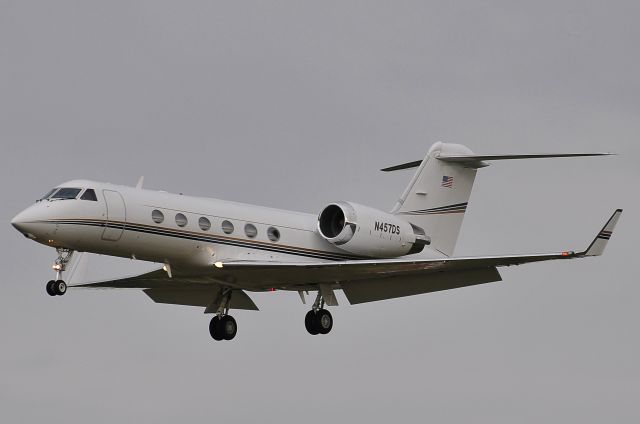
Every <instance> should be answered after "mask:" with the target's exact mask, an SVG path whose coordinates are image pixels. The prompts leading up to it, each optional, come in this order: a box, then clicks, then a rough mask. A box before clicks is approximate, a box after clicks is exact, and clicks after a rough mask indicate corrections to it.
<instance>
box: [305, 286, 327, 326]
mask: <svg viewBox="0 0 640 424" xmlns="http://www.w3.org/2000/svg"><path fill="white" fill-rule="evenodd" d="M304 326H305V328H306V329H307V331H308V332H309V334H312V335H314V336H315V335H316V334H327V333H329V331H331V329H332V328H333V317H332V316H331V313H330V312H329V311H327V310H326V309H324V299H323V298H322V295H321V294H320V291H318V296H316V301H315V302H313V306H312V307H311V310H310V311H309V312H307V315H305V317H304Z"/></svg>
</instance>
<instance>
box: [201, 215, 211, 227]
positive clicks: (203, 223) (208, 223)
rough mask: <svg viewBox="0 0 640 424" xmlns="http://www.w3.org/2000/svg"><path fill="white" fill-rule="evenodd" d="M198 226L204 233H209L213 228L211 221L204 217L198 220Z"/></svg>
mask: <svg viewBox="0 0 640 424" xmlns="http://www.w3.org/2000/svg"><path fill="white" fill-rule="evenodd" d="M198 225H199V226H200V229H201V230H202V231H209V229H210V228H211V221H209V220H208V219H207V218H205V217H204V216H203V217H201V218H200V219H199V220H198Z"/></svg>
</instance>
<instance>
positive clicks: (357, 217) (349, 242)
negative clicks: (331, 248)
mask: <svg viewBox="0 0 640 424" xmlns="http://www.w3.org/2000/svg"><path fill="white" fill-rule="evenodd" d="M318 231H319V232H320V235H322V237H323V238H324V239H325V240H327V241H328V242H330V243H332V244H334V245H335V246H338V247H339V248H340V249H343V250H346V251H347V252H350V253H354V254H356V255H362V256H369V257H373V258H394V257H398V256H403V255H410V254H413V253H418V252H420V251H422V249H423V248H424V246H425V245H427V244H430V240H429V237H428V236H426V235H425V232H424V230H423V229H422V228H419V227H417V226H415V225H413V224H411V223H409V222H407V221H405V220H403V219H401V218H399V217H398V216H396V215H392V214H389V213H386V212H382V211H380V210H377V209H373V208H370V207H368V206H363V205H358V204H356V203H352V202H335V203H331V204H330V205H328V206H326V207H325V208H324V209H323V210H322V212H320V215H319V216H318Z"/></svg>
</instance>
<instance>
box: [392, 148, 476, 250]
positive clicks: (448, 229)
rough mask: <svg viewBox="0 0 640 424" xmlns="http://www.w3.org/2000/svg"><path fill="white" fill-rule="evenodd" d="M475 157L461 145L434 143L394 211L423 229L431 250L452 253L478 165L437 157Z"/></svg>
mask: <svg viewBox="0 0 640 424" xmlns="http://www.w3.org/2000/svg"><path fill="white" fill-rule="evenodd" d="M472 155H473V152H472V151H471V150H469V148H467V147H465V146H462V145H459V144H448V143H441V142H438V143H436V144H434V145H433V146H432V147H431V149H429V153H427V156H426V157H425V158H424V160H423V161H422V162H421V163H420V166H419V167H418V170H417V171H416V173H415V175H414V176H413V178H412V179H411V182H410V183H409V185H408V186H407V188H406V189H405V191H404V192H403V193H402V196H400V199H398V202H397V203H396V205H395V207H394V208H393V210H392V211H391V212H392V213H394V214H397V215H401V216H403V217H404V218H405V219H406V220H407V221H409V222H411V223H412V224H414V225H417V226H419V227H421V228H423V229H424V230H425V232H426V234H427V236H429V237H430V238H431V247H432V248H434V249H436V250H438V251H440V252H442V253H443V254H445V255H447V256H451V255H452V254H453V250H454V248H455V245H456V241H457V240H458V234H459V233H460V228H461V227H462V221H463V219H464V214H465V211H466V210H467V203H468V202H469V197H470V196H471V189H472V188H473V181H474V180H475V177H476V170H477V169H476V168H477V167H478V166H468V165H467V164H464V163H455V162H446V161H443V160H439V159H438V157H439V156H472Z"/></svg>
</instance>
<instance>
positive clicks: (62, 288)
mask: <svg viewBox="0 0 640 424" xmlns="http://www.w3.org/2000/svg"><path fill="white" fill-rule="evenodd" d="M56 252H58V258H57V259H56V261H55V262H54V264H53V266H52V268H53V270H54V271H55V272H56V279H55V280H50V281H49V282H48V283H47V285H46V289H47V294H48V295H49V296H62V295H63V294H65V293H66V292H67V283H65V282H64V281H63V280H62V272H63V271H65V270H66V269H67V264H68V263H69V261H70V260H71V257H72V256H73V250H70V249H64V248H62V247H59V248H57V249H56Z"/></svg>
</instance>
